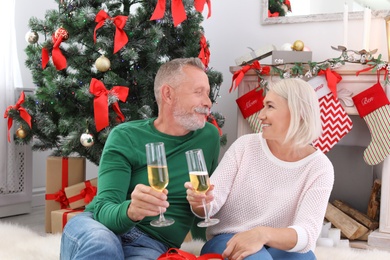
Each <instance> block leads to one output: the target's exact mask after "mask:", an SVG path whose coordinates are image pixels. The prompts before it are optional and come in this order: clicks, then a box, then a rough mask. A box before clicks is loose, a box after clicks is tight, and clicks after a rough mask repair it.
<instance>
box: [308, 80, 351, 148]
mask: <svg viewBox="0 0 390 260" xmlns="http://www.w3.org/2000/svg"><path fill="white" fill-rule="evenodd" d="M308 83H310V85H312V87H313V88H314V90H315V91H316V93H317V97H318V101H319V103H320V112H321V123H322V134H321V136H320V137H319V138H318V139H317V140H315V141H314V142H313V145H314V146H315V147H317V148H318V149H320V150H321V151H322V152H323V153H327V152H329V151H330V149H332V147H333V146H334V145H335V144H337V143H338V142H339V141H340V140H341V138H343V137H344V136H345V135H346V134H348V133H349V131H351V129H352V120H351V118H349V116H348V114H347V113H346V112H345V110H344V108H343V106H342V105H341V103H340V101H339V100H338V99H337V98H336V97H335V96H334V95H333V92H332V91H331V90H330V89H329V87H328V84H327V80H326V78H325V77H324V76H317V77H315V78H313V79H311V80H309V81H308Z"/></svg>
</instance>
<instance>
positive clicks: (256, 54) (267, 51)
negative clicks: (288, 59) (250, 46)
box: [235, 45, 276, 66]
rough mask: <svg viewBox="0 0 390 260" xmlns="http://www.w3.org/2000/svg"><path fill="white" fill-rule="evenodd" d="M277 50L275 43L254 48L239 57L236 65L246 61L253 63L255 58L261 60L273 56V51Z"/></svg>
mask: <svg viewBox="0 0 390 260" xmlns="http://www.w3.org/2000/svg"><path fill="white" fill-rule="evenodd" d="M274 50H276V48H275V46H274V45H267V46H263V47H262V48H260V49H257V50H253V51H251V52H249V53H247V54H245V55H243V56H241V57H239V58H237V59H235V62H236V65H237V66H241V65H243V64H245V63H251V62H253V61H255V60H261V59H264V58H266V57H268V56H271V54H272V51H274Z"/></svg>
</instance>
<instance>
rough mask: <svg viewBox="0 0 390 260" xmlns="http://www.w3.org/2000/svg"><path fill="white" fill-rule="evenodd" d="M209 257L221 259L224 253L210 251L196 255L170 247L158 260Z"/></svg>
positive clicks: (190, 259) (205, 258)
mask: <svg viewBox="0 0 390 260" xmlns="http://www.w3.org/2000/svg"><path fill="white" fill-rule="evenodd" d="M208 259H221V260H223V258H222V255H220V254H216V253H208V254H204V255H201V256H199V257H196V256H195V255H194V254H191V253H189V252H186V251H183V250H180V249H178V248H169V249H168V251H167V252H165V253H162V254H161V255H160V256H159V257H158V258H157V260H208Z"/></svg>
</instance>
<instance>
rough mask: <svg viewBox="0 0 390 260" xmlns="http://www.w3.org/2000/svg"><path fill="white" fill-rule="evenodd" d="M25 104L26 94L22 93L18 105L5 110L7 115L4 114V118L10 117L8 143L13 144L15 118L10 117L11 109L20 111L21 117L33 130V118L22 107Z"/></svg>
mask: <svg viewBox="0 0 390 260" xmlns="http://www.w3.org/2000/svg"><path fill="white" fill-rule="evenodd" d="M23 102H24V92H23V91H22V92H21V93H20V96H19V100H18V102H16V104H15V105H14V106H9V107H7V109H6V110H5V113H4V118H7V117H8V142H11V138H10V133H9V131H10V129H11V127H12V122H13V118H12V117H9V111H10V110H11V109H15V110H17V111H19V115H20V117H21V118H22V119H23V120H24V121H26V123H27V124H28V126H29V127H30V128H31V116H30V115H29V113H28V112H27V110H26V109H24V108H23V107H21V105H22V103H23Z"/></svg>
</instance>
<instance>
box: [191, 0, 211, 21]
mask: <svg viewBox="0 0 390 260" xmlns="http://www.w3.org/2000/svg"><path fill="white" fill-rule="evenodd" d="M206 3H207V7H208V9H209V13H208V15H207V18H209V17H210V16H211V2H210V0H194V6H195V10H196V11H198V12H199V13H202V12H203V8H204V5H205V4H206Z"/></svg>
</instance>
